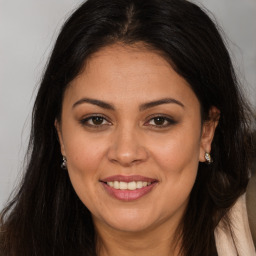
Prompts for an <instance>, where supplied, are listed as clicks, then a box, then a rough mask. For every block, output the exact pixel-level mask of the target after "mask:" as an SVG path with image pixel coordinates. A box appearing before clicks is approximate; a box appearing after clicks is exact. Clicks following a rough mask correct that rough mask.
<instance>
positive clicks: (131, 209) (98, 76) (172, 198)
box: [55, 44, 217, 256]
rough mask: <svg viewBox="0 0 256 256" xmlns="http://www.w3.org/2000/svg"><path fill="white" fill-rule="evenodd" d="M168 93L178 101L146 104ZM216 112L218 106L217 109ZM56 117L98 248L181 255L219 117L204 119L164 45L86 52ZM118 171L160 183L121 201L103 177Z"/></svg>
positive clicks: (112, 252) (119, 252)
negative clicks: (180, 239)
mask: <svg viewBox="0 0 256 256" xmlns="http://www.w3.org/2000/svg"><path fill="white" fill-rule="evenodd" d="M83 98H87V99H88V98H89V99H96V100H99V101H103V102H105V103H108V104H110V105H111V106H112V108H113V109H106V108H104V107H103V106H97V105H95V104H94V103H92V102H86V101H81V99H83ZM166 98H171V99H174V100H175V101H177V102H179V104H177V102H169V103H164V104H158V105H156V106H147V107H145V105H144V108H142V107H141V106H142V105H143V104H145V103H149V102H152V101H158V100H161V99H166ZM215 113H217V110H216V108H214V107H213V108H212V109H211V111H210V116H213V115H214V114H215ZM95 115H100V116H102V117H104V118H100V119H99V120H98V121H99V122H98V123H97V122H95V119H90V117H91V116H95ZM156 115H157V116H163V117H165V118H166V117H167V119H165V118H160V119H159V120H157V119H156V118H155V117H156ZM169 119H170V120H171V121H168V120H169ZM93 120H94V121H93ZM157 121H158V122H157ZM55 124H56V128H57V130H58V135H59V139H60V144H61V151H62V154H63V155H64V156H66V158H67V169H68V173H69V176H70V180H71V182H72V185H73V187H74V189H75V191H76V193H77V195H78V197H79V198H80V199H81V201H82V202H83V203H84V204H85V206H86V207H87V208H88V209H89V210H90V212H91V213H92V216H93V221H94V224H95V228H96V231H97V234H98V241H99V243H98V249H99V255H111V256H115V255H123V256H125V255H129V256H131V255H142V256H143V255H147V256H150V255H161V256H165V255H177V251H178V248H179V246H176V247H175V246H174V245H175V243H174V238H175V230H176V229H177V227H178V225H179V224H180V222H181V219H182V216H183V214H184V212H185V209H186V206H187V203H188V200H189V195H190V192H191V190H192V187H193V185H194V182H195V178H196V175H197V169H198V163H199V161H202V162H204V161H205V158H204V154H205V152H210V150H211V142H212V139H213V136H214V131H215V128H216V125H217V121H214V119H213V118H212V119H211V120H210V121H209V122H207V123H204V124H203V126H202V125H201V116H200V103H199V101H198V99H197V97H196V95H195V94H194V92H193V91H192V89H191V88H190V86H189V84H188V83H187V82H186V81H185V80H184V79H183V78H182V77H181V76H179V75H178V74H177V73H176V72H175V71H174V70H173V69H172V67H171V66H170V64H169V63H168V62H167V61H166V60H165V59H164V58H163V57H161V56H160V55H159V54H158V53H156V52H153V51H152V50H150V51H149V50H147V49H146V48H145V47H143V45H141V44H137V45H135V46H133V47H131V46H125V45H122V44H114V45H112V46H108V47H106V48H103V49H101V50H100V51H98V52H97V53H95V54H94V55H92V56H91V57H90V59H89V60H87V62H86V67H85V69H84V70H83V72H82V73H81V74H80V75H79V76H78V77H76V78H75V79H74V80H73V81H72V82H71V84H70V86H69V87H68V88H67V90H66V92H65V95H64V99H63V109H62V116H61V123H59V122H57V121H56V123H55ZM159 124H161V125H159ZM119 174H121V175H124V176H129V175H141V176H145V177H149V178H153V179H156V180H157V184H156V185H155V186H154V188H153V189H152V190H151V191H150V192H149V193H148V194H146V195H145V196H143V197H141V198H139V199H137V200H134V201H129V202H125V201H121V200H118V199H116V198H113V197H112V196H110V195H109V194H108V193H107V192H106V190H105V189H104V187H103V185H102V183H101V182H100V180H102V179H104V178H106V177H109V176H113V175H119Z"/></svg>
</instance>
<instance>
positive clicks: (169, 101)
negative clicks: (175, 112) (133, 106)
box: [139, 98, 184, 111]
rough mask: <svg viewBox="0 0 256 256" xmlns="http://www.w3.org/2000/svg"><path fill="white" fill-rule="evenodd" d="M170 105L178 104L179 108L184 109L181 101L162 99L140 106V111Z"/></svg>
mask: <svg viewBox="0 0 256 256" xmlns="http://www.w3.org/2000/svg"><path fill="white" fill-rule="evenodd" d="M170 103H173V104H177V105H179V106H181V107H183V108H184V105H183V104H182V103H181V102H180V101H178V100H175V99H173V98H164V99H160V100H156V101H151V102H148V103H145V104H142V105H141V106H140V108H139V110H140V111H143V110H146V109H148V108H153V107H156V106H158V105H163V104H170Z"/></svg>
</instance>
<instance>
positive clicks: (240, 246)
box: [214, 194, 256, 256]
mask: <svg viewBox="0 0 256 256" xmlns="http://www.w3.org/2000/svg"><path fill="white" fill-rule="evenodd" d="M229 217H230V220H231V223H232V224H231V225H232V229H233V235H231V232H230V231H227V230H224V228H223V223H222V222H220V223H219V225H218V227H217V228H216V230H215V232H214V235H215V240H216V246H217V251H218V256H237V255H239V256H256V251H255V248H254V244H253V240H252V236H251V232H250V227H249V222H248V216H247V209H246V198H245V194H244V195H243V196H241V197H240V198H239V199H238V200H237V202H236V203H235V205H234V206H233V207H232V208H231V210H230V212H229Z"/></svg>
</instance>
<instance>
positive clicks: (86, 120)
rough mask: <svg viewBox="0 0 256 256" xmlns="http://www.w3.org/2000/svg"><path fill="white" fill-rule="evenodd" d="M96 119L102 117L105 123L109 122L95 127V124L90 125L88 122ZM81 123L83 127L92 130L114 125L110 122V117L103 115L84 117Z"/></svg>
mask: <svg viewBox="0 0 256 256" xmlns="http://www.w3.org/2000/svg"><path fill="white" fill-rule="evenodd" d="M94 117H101V118H103V119H104V120H105V121H107V122H108V124H99V125H93V124H88V123H87V122H88V120H90V119H92V118H94ZM79 123H80V124H81V125H82V126H87V127H91V128H102V127H103V126H109V125H112V123H111V121H110V120H109V118H108V117H106V116H105V115H103V114H88V115H86V116H84V117H83V118H81V119H80V121H79Z"/></svg>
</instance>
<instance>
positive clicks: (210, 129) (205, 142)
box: [199, 106, 220, 162]
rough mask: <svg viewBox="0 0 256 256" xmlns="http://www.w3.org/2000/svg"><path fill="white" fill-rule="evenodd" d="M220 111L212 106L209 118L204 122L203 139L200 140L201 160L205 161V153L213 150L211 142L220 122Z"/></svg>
mask: <svg viewBox="0 0 256 256" xmlns="http://www.w3.org/2000/svg"><path fill="white" fill-rule="evenodd" d="M219 118H220V111H219V109H217V108H216V107H214V106H212V107H211V108H210V110H209V118H208V120H206V121H205V122H204V123H203V127H202V134H201V141H200V154H199V161H200V162H205V161H206V160H205V153H206V152H207V153H210V152H211V144H212V140H213V137H214V133H215V130H216V127H217V125H218V123H219Z"/></svg>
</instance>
